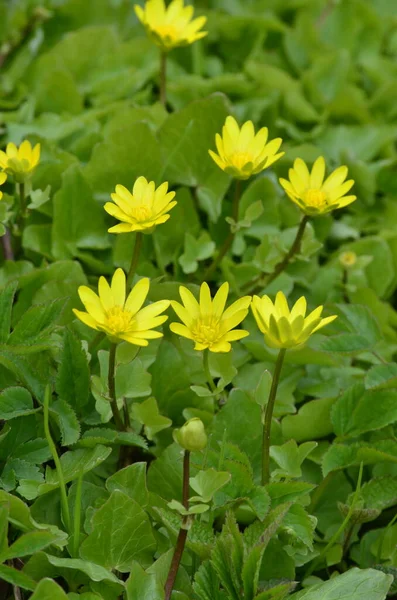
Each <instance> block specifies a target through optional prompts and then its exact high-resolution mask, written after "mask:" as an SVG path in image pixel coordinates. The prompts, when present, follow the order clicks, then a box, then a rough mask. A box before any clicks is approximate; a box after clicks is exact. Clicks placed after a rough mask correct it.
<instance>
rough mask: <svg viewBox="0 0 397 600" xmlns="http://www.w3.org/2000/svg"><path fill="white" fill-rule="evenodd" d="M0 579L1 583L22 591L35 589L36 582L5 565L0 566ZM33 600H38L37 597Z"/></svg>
mask: <svg viewBox="0 0 397 600" xmlns="http://www.w3.org/2000/svg"><path fill="white" fill-rule="evenodd" d="M0 578H1V579H2V580H3V581H7V583H10V584H11V585H16V586H18V587H20V588H22V589H23V590H29V591H31V592H33V590H34V589H35V588H36V582H35V581H34V580H33V579H31V578H30V577H28V575H25V573H22V572H21V571H18V570H17V569H14V567H7V565H0ZM35 600H38V597H37V596H36V599H35ZM40 600H41V599H40ZM62 600H64V599H62Z"/></svg>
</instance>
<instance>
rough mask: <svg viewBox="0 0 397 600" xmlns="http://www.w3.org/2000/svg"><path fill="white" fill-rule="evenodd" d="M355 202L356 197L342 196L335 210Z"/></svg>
mask: <svg viewBox="0 0 397 600" xmlns="http://www.w3.org/2000/svg"><path fill="white" fill-rule="evenodd" d="M355 200H357V196H344V197H343V198H341V199H340V200H338V201H337V208H343V207H344V206H348V205H349V204H351V203H352V202H354V201H355Z"/></svg>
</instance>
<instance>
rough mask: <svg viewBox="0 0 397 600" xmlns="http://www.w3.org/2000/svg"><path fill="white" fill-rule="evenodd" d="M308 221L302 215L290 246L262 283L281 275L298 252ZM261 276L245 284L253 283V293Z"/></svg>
mask: <svg viewBox="0 0 397 600" xmlns="http://www.w3.org/2000/svg"><path fill="white" fill-rule="evenodd" d="M308 222H309V217H308V216H307V215H304V216H303V218H302V220H301V222H300V224H299V227H298V231H297V232H296V237H295V239H294V241H293V243H292V246H291V248H290V249H289V250H288V252H287V254H286V255H285V256H284V258H283V259H282V260H280V262H279V263H277V265H276V266H275V267H274V270H273V271H272V273H269V274H268V275H267V276H266V275H265V281H264V284H266V285H269V284H270V283H272V282H273V281H274V280H275V279H277V277H278V276H279V275H281V273H282V272H283V271H285V269H286V268H287V267H288V265H289V264H290V262H291V260H292V259H293V257H294V256H295V254H298V252H299V251H300V249H301V245H302V239H303V234H304V233H305V229H306V225H307V224H308ZM262 278H263V275H259V276H258V277H256V278H255V279H254V280H253V281H251V282H249V283H248V284H247V288H249V287H250V286H251V285H252V284H254V287H253V288H252V289H251V291H252V292H253V293H255V292H258V291H260V289H261V286H257V285H256V284H258V283H259V282H260V281H261V280H262ZM244 287H245V286H244Z"/></svg>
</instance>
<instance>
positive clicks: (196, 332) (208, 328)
mask: <svg viewBox="0 0 397 600" xmlns="http://www.w3.org/2000/svg"><path fill="white" fill-rule="evenodd" d="M191 331H192V335H193V338H194V340H195V341H196V342H198V343H199V344H209V345H211V344H213V343H214V342H216V341H217V340H218V339H219V337H220V327H219V320H218V319H217V318H216V317H213V316H207V317H199V318H198V319H197V321H196V322H195V323H194V325H193V327H192V329H191Z"/></svg>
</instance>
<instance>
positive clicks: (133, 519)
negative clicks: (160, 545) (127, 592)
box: [80, 490, 156, 573]
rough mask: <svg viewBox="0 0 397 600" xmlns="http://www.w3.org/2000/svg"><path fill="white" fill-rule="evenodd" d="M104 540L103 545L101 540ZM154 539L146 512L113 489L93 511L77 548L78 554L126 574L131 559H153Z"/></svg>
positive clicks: (145, 561) (147, 560)
mask: <svg viewBox="0 0 397 600" xmlns="http://www.w3.org/2000/svg"><path fill="white" fill-rule="evenodd" d="M103 539H106V544H102V540H103ZM155 548H156V542H155V539H154V537H153V533H152V528H151V525H150V522H149V519H148V517H147V515H146V513H145V512H144V511H143V510H142V508H141V507H140V506H139V504H137V503H136V502H135V501H134V500H132V499H131V498H129V497H128V496H126V495H125V494H123V493H122V492H120V491H118V490H115V491H114V492H112V494H111V496H110V498H109V500H107V502H105V504H104V505H103V506H102V507H101V508H100V509H99V510H97V511H96V513H95V514H94V517H93V519H92V533H90V535H89V536H88V537H87V538H86V539H85V540H84V542H83V543H82V545H81V547H80V556H81V557H82V558H83V559H85V560H88V561H92V562H94V563H96V564H98V565H102V566H103V567H106V568H108V569H117V570H118V571H121V572H122V573H128V572H129V570H130V568H131V561H132V560H139V561H141V562H143V563H144V564H145V563H146V564H147V563H148V562H149V560H151V559H152V556H153V553H154V550H155Z"/></svg>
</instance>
